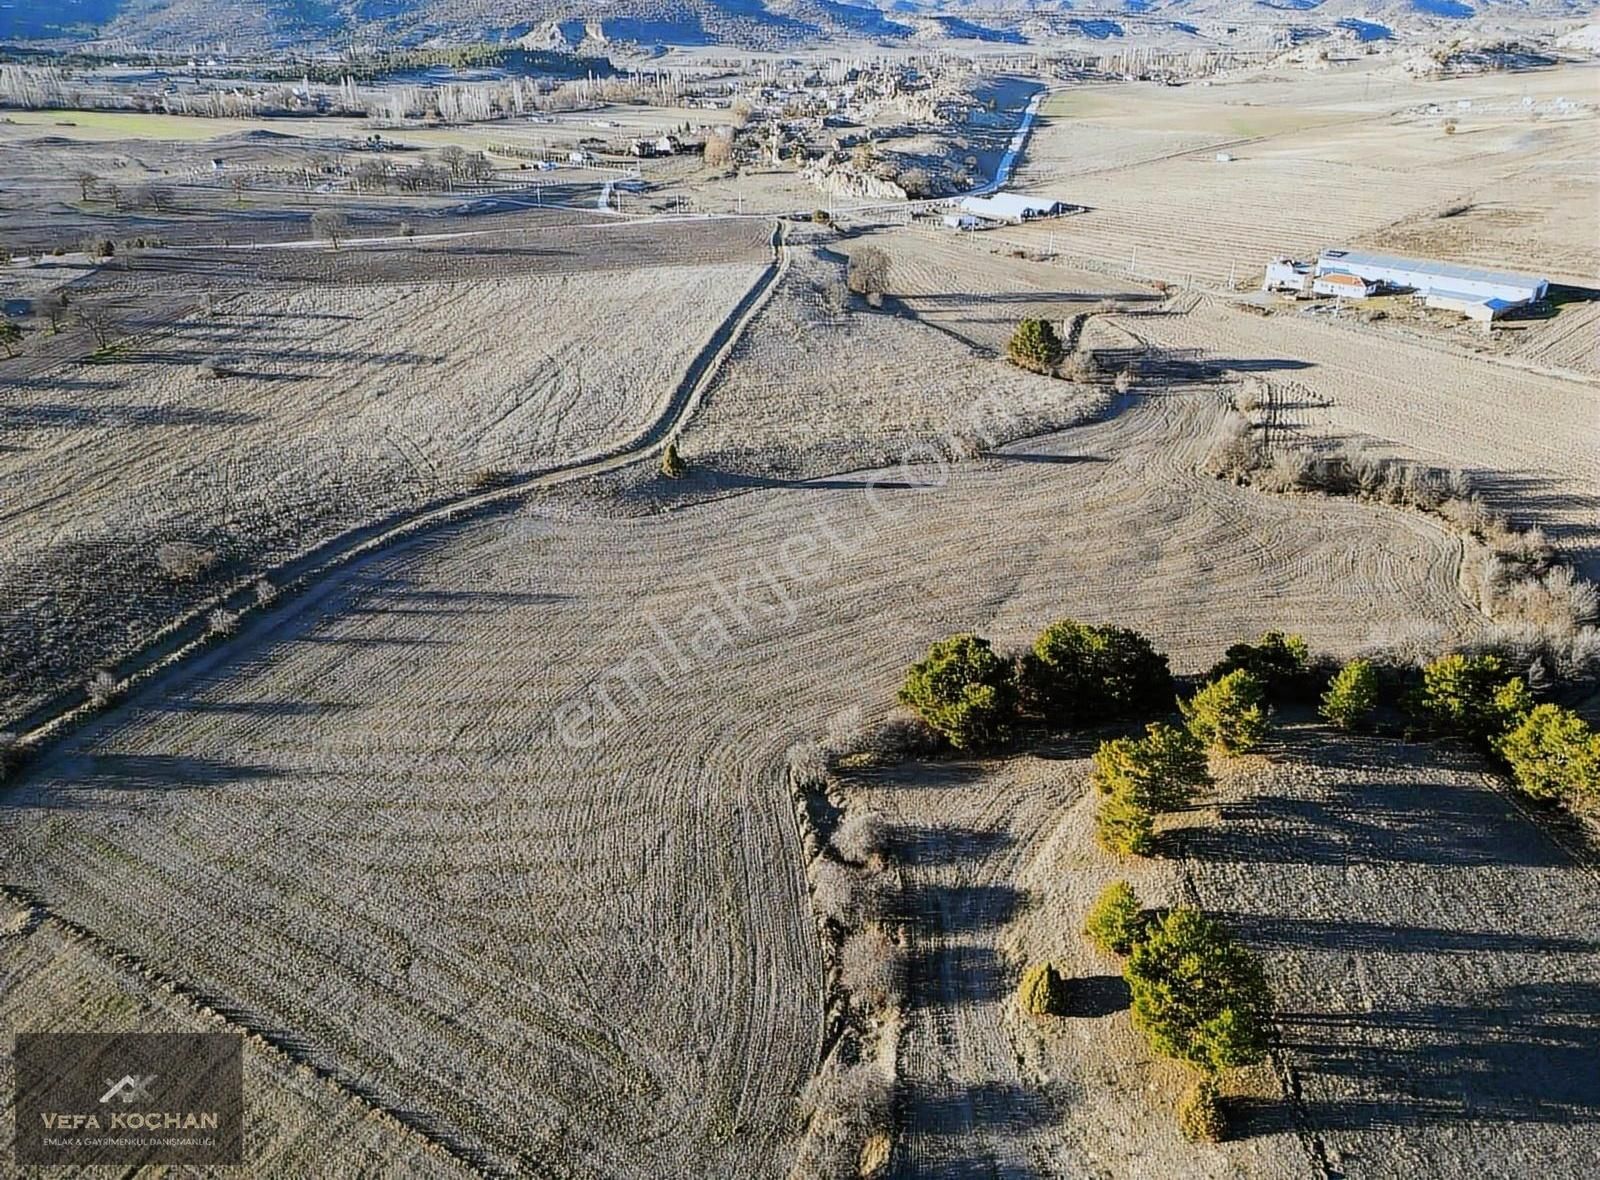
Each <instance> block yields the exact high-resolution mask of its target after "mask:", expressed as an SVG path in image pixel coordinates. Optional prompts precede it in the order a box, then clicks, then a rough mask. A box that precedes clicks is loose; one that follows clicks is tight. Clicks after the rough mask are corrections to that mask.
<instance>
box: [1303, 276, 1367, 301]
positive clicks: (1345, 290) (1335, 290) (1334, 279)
mask: <svg viewBox="0 0 1600 1180" xmlns="http://www.w3.org/2000/svg"><path fill="white" fill-rule="evenodd" d="M1311 289H1312V290H1313V291H1314V292H1316V293H1317V294H1318V295H1334V296H1337V297H1339V298H1341V299H1365V298H1366V297H1367V296H1368V295H1371V294H1372V293H1373V292H1374V291H1376V290H1377V289H1378V284H1376V283H1369V282H1367V280H1366V279H1363V278H1360V277H1358V276H1356V275H1347V274H1344V273H1342V272H1340V271H1329V272H1328V273H1326V274H1320V275H1318V276H1317V278H1316V281H1315V282H1314V283H1312V284H1311Z"/></svg>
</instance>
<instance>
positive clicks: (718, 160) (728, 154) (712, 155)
mask: <svg viewBox="0 0 1600 1180" xmlns="http://www.w3.org/2000/svg"><path fill="white" fill-rule="evenodd" d="M705 158H706V165H707V166H708V167H711V168H722V167H726V166H727V165H728V164H729V163H731V162H732V161H733V132H732V131H713V132H711V133H710V134H709V135H707V136H706V152H705Z"/></svg>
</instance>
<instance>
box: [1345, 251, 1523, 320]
mask: <svg viewBox="0 0 1600 1180" xmlns="http://www.w3.org/2000/svg"><path fill="white" fill-rule="evenodd" d="M1316 273H1317V279H1318V282H1319V283H1321V281H1322V280H1323V279H1324V278H1325V277H1331V276H1334V275H1348V276H1351V277H1352V278H1355V279H1358V280H1360V281H1361V283H1362V284H1363V286H1365V287H1366V288H1368V289H1369V291H1370V290H1378V289H1384V290H1393V291H1413V292H1415V293H1416V294H1417V295H1419V296H1421V297H1422V298H1423V300H1424V302H1425V303H1426V304H1427V305H1428V306H1429V307H1438V308H1443V309H1446V310H1449V311H1458V312H1460V313H1461V314H1463V315H1465V316H1468V317H1469V318H1471V319H1476V320H1492V319H1494V318H1496V317H1498V316H1500V315H1502V314H1504V313H1505V312H1507V311H1510V310H1511V309H1512V308H1516V307H1525V306H1526V305H1528V304H1530V303H1535V302H1537V301H1539V300H1540V299H1543V298H1544V297H1545V295H1546V294H1547V293H1548V292H1549V290H1550V282H1549V280H1548V279H1544V278H1540V277H1538V276H1536V275H1525V274H1515V273H1512V272H1510V271H1497V270H1484V269H1482V268H1481V267H1476V266H1459V265H1457V264H1456V263H1453V262H1432V261H1428V260H1426V259H1420V258H1402V257H1400V256H1398V255H1395V254H1372V253H1368V252H1366V251H1364V250H1324V251H1323V252H1322V253H1321V255H1320V256H1318V258H1317V268H1316ZM1345 286H1346V289H1353V288H1351V287H1350V285H1348V284H1345ZM1316 289H1317V290H1318V291H1319V293H1320V291H1321V287H1320V286H1318V287H1317V288H1316Z"/></svg>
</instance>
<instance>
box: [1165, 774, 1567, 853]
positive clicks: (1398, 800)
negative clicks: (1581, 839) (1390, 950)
mask: <svg viewBox="0 0 1600 1180" xmlns="http://www.w3.org/2000/svg"><path fill="white" fill-rule="evenodd" d="M1217 810H1218V812H1219V813H1220V822H1219V823H1217V824H1215V825H1213V826H1209V827H1196V828H1186V829H1184V830H1183V831H1182V834H1181V836H1180V837H1178V843H1179V844H1181V849H1182V852H1183V854H1184V855H1187V856H1192V857H1194V858H1195V859H1197V860H1203V861H1214V862H1222V863H1234V864H1261V863H1268V864H1305V865H1334V866H1346V865H1359V864H1370V865H1381V866H1388V865H1394V864H1415V865H1434V866H1439V867H1444V868H1458V867H1459V868H1464V867H1469V866H1474V865H1502V866H1520V867H1524V868H1553V867H1559V866H1565V865H1568V864H1570V863H1571V858H1570V857H1569V856H1567V855H1566V854H1565V853H1563V852H1562V851H1561V850H1560V849H1559V848H1558V847H1557V846H1556V845H1555V844H1553V843H1552V842H1551V841H1550V840H1549V839H1548V838H1546V837H1545V836H1544V835H1543V834H1542V833H1540V832H1539V831H1538V830H1537V829H1535V828H1534V827H1533V826H1532V825H1531V824H1529V823H1527V822H1526V821H1525V820H1523V819H1522V817H1521V816H1519V815H1517V814H1516V813H1515V812H1513V811H1512V810H1511V808H1510V805H1509V804H1508V803H1506V802H1505V800H1503V799H1501V798H1500V797H1499V796H1497V795H1495V794H1493V793H1491V792H1489V791H1487V790H1478V789H1468V788H1461V787H1456V786H1454V785H1452V784H1449V783H1444V782H1440V783H1423V784H1417V783H1396V782H1384V781H1378V782H1359V783H1350V784H1340V785H1338V786H1336V787H1334V788H1332V789H1331V790H1330V791H1329V793H1328V797H1327V798H1325V799H1289V798H1281V797H1267V796H1257V797H1255V798H1250V799H1246V800H1244V801H1242V802H1238V803H1224V804H1221V805H1220V806H1219V807H1218V808H1217Z"/></svg>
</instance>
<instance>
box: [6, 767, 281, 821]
mask: <svg viewBox="0 0 1600 1180" xmlns="http://www.w3.org/2000/svg"><path fill="white" fill-rule="evenodd" d="M276 773H277V771H276V770H275V769H273V768H272V767H270V766H258V765H248V764H245V763H236V762H225V761H223V760H221V759H219V758H199V757H194V756H190V755H179V754H84V755H79V756H76V757H73V758H70V759H68V760H67V762H66V763H65V764H64V765H63V766H62V769H61V773H60V774H59V775H58V776H57V777H55V778H54V779H52V780H51V781H50V782H49V784H48V785H46V786H44V787H42V788H40V789H38V790H33V791H29V792H28V793H27V794H26V796H25V798H26V801H27V804H28V805H29V806H43V807H46V808H51V809H57V810H90V809H92V808H94V807H97V806H102V805H104V803H105V800H104V799H102V798H96V797H95V796H100V795H104V794H105V793H106V792H113V791H118V792H120V791H129V792H133V791H148V792H155V791H175V790H191V789H194V788H197V787H226V786H233V785H237V784H239V783H242V782H249V781H253V780H257V779H264V778H270V777H272V776H273V775H275V774H276ZM18 801H19V799H18V796H17V795H15V794H14V793H6V792H0V808H5V807H9V806H15V805H16V803H17V802H18Z"/></svg>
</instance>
